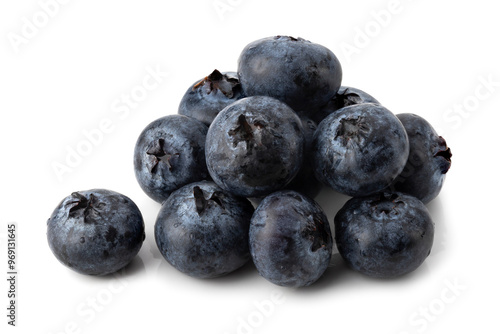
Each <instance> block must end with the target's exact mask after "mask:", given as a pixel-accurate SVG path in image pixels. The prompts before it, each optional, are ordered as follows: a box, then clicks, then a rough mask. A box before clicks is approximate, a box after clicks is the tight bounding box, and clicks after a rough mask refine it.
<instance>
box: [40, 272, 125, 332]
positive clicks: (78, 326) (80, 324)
mask: <svg viewBox="0 0 500 334" xmlns="http://www.w3.org/2000/svg"><path fill="white" fill-rule="evenodd" d="M126 275H127V272H126V269H122V270H120V271H118V272H116V273H114V274H113V276H114V277H113V279H112V280H110V281H109V282H108V284H107V286H106V287H104V288H102V289H100V290H99V291H97V292H96V293H95V294H93V295H90V296H88V297H87V298H85V300H83V301H82V302H80V303H78V305H77V306H76V310H75V312H76V316H75V317H74V318H73V319H71V320H69V321H67V322H66V323H65V324H64V326H63V327H62V328H61V329H60V330H58V331H57V332H56V333H57V334H61V333H64V334H70V333H82V332H83V328H84V327H85V326H87V325H89V324H90V323H92V322H94V321H95V320H96V319H97V318H98V317H99V314H101V313H102V312H104V311H105V310H106V308H107V307H108V305H110V304H111V303H112V302H113V300H114V299H115V296H117V295H118V294H121V293H122V292H123V291H125V290H126V288H127V286H128V284H129V281H128V279H127V278H126ZM49 334H55V333H54V332H49Z"/></svg>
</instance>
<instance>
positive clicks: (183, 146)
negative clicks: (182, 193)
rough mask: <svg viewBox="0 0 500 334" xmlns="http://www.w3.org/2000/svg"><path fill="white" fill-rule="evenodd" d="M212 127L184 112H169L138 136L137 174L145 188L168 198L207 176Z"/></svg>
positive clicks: (157, 196) (161, 198)
mask: <svg viewBox="0 0 500 334" xmlns="http://www.w3.org/2000/svg"><path fill="white" fill-rule="evenodd" d="M207 131H208V128H207V126H206V125H205V124H203V123H202V122H200V121H198V120H196V119H194V118H191V117H187V116H183V115H169V116H165V117H162V118H159V119H157V120H156V121H154V122H152V123H150V124H149V125H148V126H147V127H146V128H145V129H144V130H143V131H142V133H141V135H140V136H139V138H138V139H137V143H136V146H135V151H134V170H135V177H136V179H137V181H138V182H139V185H140V186H141V188H142V190H144V192H145V193H146V194H147V195H148V196H149V197H151V198H152V199H154V200H155V201H157V202H159V203H162V202H164V201H165V200H166V199H167V198H168V196H169V195H170V193H171V192H172V191H174V190H176V189H179V188H180V187H182V186H184V185H186V184H188V183H192V182H196V181H201V180H205V179H207V178H208V177H209V176H208V170H207V166H206V162H205V138H206V134H207Z"/></svg>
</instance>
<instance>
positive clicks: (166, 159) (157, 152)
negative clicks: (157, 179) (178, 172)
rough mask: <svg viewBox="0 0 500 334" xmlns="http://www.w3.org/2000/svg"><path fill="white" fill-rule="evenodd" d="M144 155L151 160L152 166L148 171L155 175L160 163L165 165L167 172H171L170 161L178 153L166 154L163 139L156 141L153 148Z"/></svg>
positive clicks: (177, 155)
mask: <svg viewBox="0 0 500 334" xmlns="http://www.w3.org/2000/svg"><path fill="white" fill-rule="evenodd" d="M146 154H147V155H149V156H151V157H152V158H153V165H152V167H151V169H150V171H151V173H156V172H157V171H158V165H159V164H160V162H162V163H165V164H166V165H167V168H168V170H169V171H172V169H173V164H172V162H173V161H172V160H173V159H174V158H177V157H179V155H180V154H179V153H168V152H167V151H166V150H165V140H164V139H163V138H160V139H158V140H156V141H155V142H154V143H153V146H152V147H151V148H150V149H149V150H147V152H146Z"/></svg>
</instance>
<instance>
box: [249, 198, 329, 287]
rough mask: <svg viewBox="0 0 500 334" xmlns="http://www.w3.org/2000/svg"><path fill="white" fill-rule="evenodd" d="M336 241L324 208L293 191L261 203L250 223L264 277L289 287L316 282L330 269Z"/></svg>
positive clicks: (254, 252) (252, 245) (254, 253)
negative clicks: (329, 264)
mask: <svg viewBox="0 0 500 334" xmlns="http://www.w3.org/2000/svg"><path fill="white" fill-rule="evenodd" d="M332 245H333V239H332V235H331V232H330V225H329V223H328V219H327V217H326V215H325V214H324V212H323V210H322V209H321V208H320V206H319V205H318V204H317V203H316V202H315V201H313V200H312V199H309V198H308V197H306V196H304V195H302V194H300V193H298V192H295V191H291V190H283V191H278V192H275V193H273V194H271V195H269V196H267V197H266V198H264V200H263V201H262V202H261V203H260V204H259V206H258V207H257V209H256V210H255V213H254V215H253V217H252V222H251V224H250V253H251V255H252V259H253V262H254V264H255V266H256V267H257V270H258V271H259V273H260V275H262V276H263V277H264V278H265V279H267V280H269V281H270V282H272V283H274V284H277V285H281V286H288V287H301V286H307V285H311V284H312V283H314V282H315V281H316V280H317V279H318V278H319V277H320V276H321V275H322V274H323V273H324V272H325V270H326V268H327V267H328V263H329V262H330V257H331V254H332Z"/></svg>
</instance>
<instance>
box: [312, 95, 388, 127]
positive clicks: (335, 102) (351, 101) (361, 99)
mask: <svg viewBox="0 0 500 334" xmlns="http://www.w3.org/2000/svg"><path fill="white" fill-rule="evenodd" d="M362 103H375V104H380V103H379V102H378V101H377V100H376V99H375V98H374V97H373V96H371V95H369V94H367V93H365V92H364V91H362V90H361V89H357V88H353V87H347V86H341V87H340V88H339V90H338V91H337V94H335V96H334V97H333V98H332V99H331V100H330V101H328V103H327V104H326V105H325V106H323V107H322V108H321V110H320V111H319V112H318V113H317V114H316V115H314V120H315V121H316V122H318V123H319V122H321V121H322V120H323V119H325V118H326V117H328V115H330V114H332V113H334V112H336V111H337V110H339V109H342V108H344V107H349V106H352V105H356V104H362Z"/></svg>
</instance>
